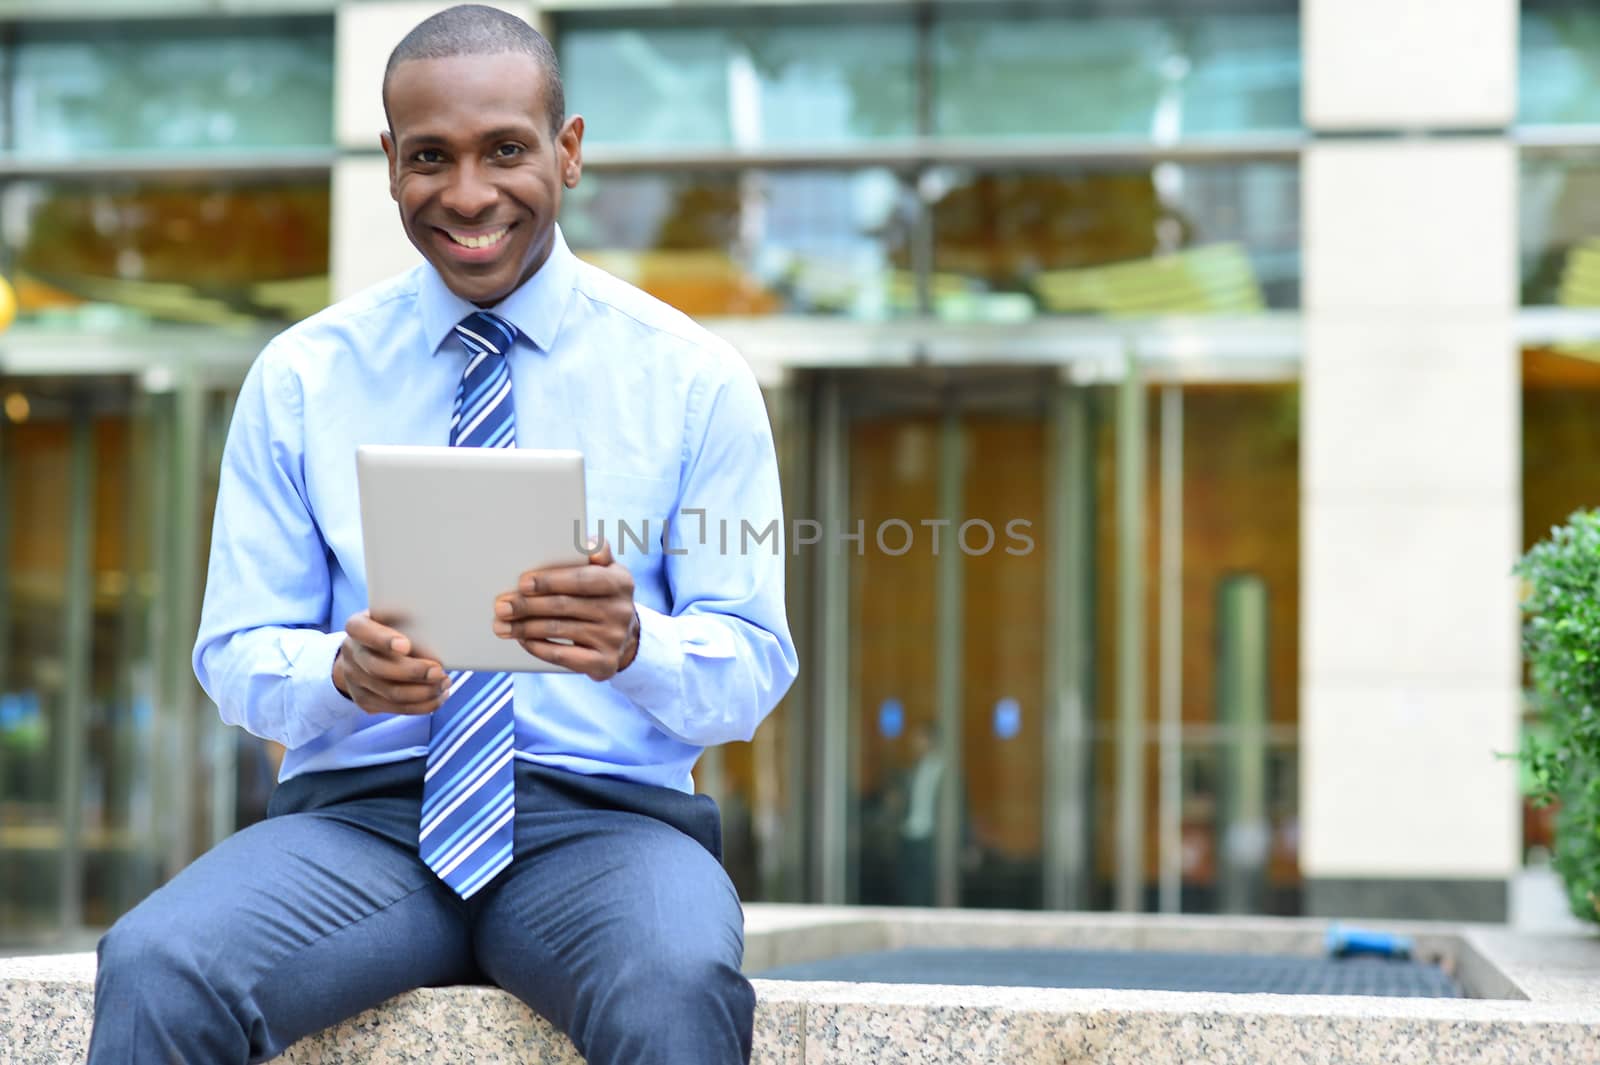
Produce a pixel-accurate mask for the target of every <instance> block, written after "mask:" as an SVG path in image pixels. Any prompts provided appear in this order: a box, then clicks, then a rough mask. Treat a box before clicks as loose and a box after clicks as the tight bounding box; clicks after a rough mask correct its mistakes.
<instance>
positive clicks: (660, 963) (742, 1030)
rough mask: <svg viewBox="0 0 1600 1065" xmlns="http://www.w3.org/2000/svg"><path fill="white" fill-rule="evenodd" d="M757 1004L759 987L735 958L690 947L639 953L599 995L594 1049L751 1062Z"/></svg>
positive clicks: (662, 1058)
mask: <svg viewBox="0 0 1600 1065" xmlns="http://www.w3.org/2000/svg"><path fill="white" fill-rule="evenodd" d="M755 1005H756V1003H755V991H754V989H753V988H752V987H751V986H750V981H749V980H747V979H745V977H744V974H743V973H742V972H740V970H739V966H738V964H737V962H736V961H735V960H733V959H729V958H723V957H717V956H714V955H712V954H709V953H705V952H701V951H692V950H691V951H685V952H683V953H680V954H673V953H671V952H667V951H662V952H655V953H650V952H640V953H637V954H634V955H631V956H630V957H629V958H628V960H627V961H626V962H625V963H624V964H623V965H622V966H621V967H620V969H619V970H618V971H617V972H616V973H614V974H613V976H612V978H611V979H610V980H609V981H607V983H606V986H605V987H603V988H602V989H601V992H600V994H599V995H597V996H596V1001H595V1002H594V1006H593V1009H592V1010H591V1011H590V1014H589V1017H588V1021H589V1024H588V1026H587V1027H588V1028H589V1032H590V1035H591V1040H589V1042H593V1041H595V1040H597V1041H598V1043H596V1044H595V1049H598V1048H599V1044H608V1045H611V1046H614V1047H618V1048H626V1052H625V1053H624V1054H622V1055H619V1056H618V1057H617V1058H616V1060H634V1061H651V1062H657V1061H659V1062H679V1061H684V1062H687V1061H702V1062H721V1061H747V1060H748V1059H749V1054H750V1039H751V1029H752V1027H753V1024H754V1019H755ZM630 1055H631V1058H630ZM601 1056H602V1057H603V1058H605V1059H606V1060H612V1059H611V1058H610V1057H609V1056H606V1055H601Z"/></svg>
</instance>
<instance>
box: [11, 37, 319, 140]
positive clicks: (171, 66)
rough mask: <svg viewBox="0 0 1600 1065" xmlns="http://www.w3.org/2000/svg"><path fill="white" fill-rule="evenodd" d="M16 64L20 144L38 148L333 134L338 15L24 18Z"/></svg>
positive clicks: (15, 103)
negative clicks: (222, 19)
mask: <svg viewBox="0 0 1600 1065" xmlns="http://www.w3.org/2000/svg"><path fill="white" fill-rule="evenodd" d="M14 64H15V79H14V81H13V83H12V90H11V111H12V115H13V127H12V128H13V130H14V137H15V140H14V143H13V144H12V147H13V148H14V150H15V151H16V152H17V153H18V154H20V155H24V156H27V157H29V158H50V159H60V158H69V157H72V156H82V155H86V154H91V153H97V152H122V151H128V152H140V153H159V152H161V151H167V150H173V151H182V152H194V151H204V150H212V149H216V150H261V149H288V148H306V147H320V146H327V145H330V144H332V142H333V27H332V24H331V21H330V20H328V19H318V20H298V19H252V20H233V21H230V22H228V23H226V24H223V25H220V26H219V25H217V24H207V23H189V22H159V21H152V22H135V23H129V22H126V21H118V22H100V23H92V22H85V23H72V24H70V25H58V26H37V25H33V24H28V23H24V24H23V26H22V27H21V29H19V30H18V43H17V48H16V52H15V60H14ZM175 71H181V72H182V76H181V77H175V76H174V72H175Z"/></svg>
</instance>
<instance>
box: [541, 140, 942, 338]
mask: <svg viewBox="0 0 1600 1065" xmlns="http://www.w3.org/2000/svg"><path fill="white" fill-rule="evenodd" d="M563 211H564V213H563V217H562V230H563V232H564V233H565V235H566V237H567V239H568V241H569V242H570V243H571V244H572V246H573V248H574V250H576V251H577V252H578V254H579V255H581V256H582V257H583V258H585V259H587V260H589V261H590V262H593V263H595V264H596V265H598V266H600V267H602V268H603V269H606V270H609V271H610V272H612V273H614V274H616V275H617V276H619V277H621V278H623V279H624V280H627V281H629V282H631V283H633V284H635V285H638V286H639V287H641V288H643V289H644V290H645V291H647V292H649V293H650V294H652V295H654V296H656V297H658V298H659V299H662V300H665V301H666V302H667V303H670V304H672V305H673V306H674V307H677V308H678V309H679V310H681V311H683V312H684V313H686V314H691V315H710V316H715V315H768V314H780V313H794V314H819V315H840V316H848V317H852V318H863V319H877V318H884V317H889V316H892V315H895V314H904V313H909V312H911V311H913V310H915V306H916V297H915V285H914V283H913V281H912V279H911V276H910V252H909V247H910V234H911V226H912V224H913V223H912V219H913V217H914V216H913V214H912V211H911V209H910V207H909V202H908V194H907V192H906V190H905V188H904V186H903V185H902V184H901V182H900V181H899V180H898V179H897V178H896V177H895V176H894V175H893V174H892V173H890V172H888V171H885V170H876V169H873V170H862V171H853V172H840V171H796V172H785V173H771V172H750V173H746V174H742V175H736V174H605V173H600V174H591V175H589V176H586V177H585V178H584V180H583V183H582V184H581V185H579V186H578V188H577V189H575V190H573V191H572V192H571V193H569V194H568V195H567V196H566V198H565V199H564V202H563Z"/></svg>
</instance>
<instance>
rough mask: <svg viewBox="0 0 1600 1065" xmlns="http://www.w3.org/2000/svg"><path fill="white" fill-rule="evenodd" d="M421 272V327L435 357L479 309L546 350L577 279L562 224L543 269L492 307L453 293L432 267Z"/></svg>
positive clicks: (574, 263)
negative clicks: (477, 304) (472, 302)
mask: <svg viewBox="0 0 1600 1065" xmlns="http://www.w3.org/2000/svg"><path fill="white" fill-rule="evenodd" d="M421 270H422V280H421V284H420V286H419V290H418V302H419V304H420V310H421V313H422V327H423V330H424V333H425V337H426V339H427V341H428V343H429V344H430V345H432V346H431V347H430V348H429V351H430V352H432V353H433V354H435V355H436V354H438V353H439V350H440V348H441V347H443V345H444V342H445V341H446V340H448V339H449V338H450V332H451V330H452V329H454V328H455V326H456V323H457V322H460V321H461V319H463V318H465V317H466V316H467V315H469V314H471V313H472V312H473V311H477V310H487V311H490V312H492V313H494V314H497V315H499V316H500V317H502V318H504V319H505V320H506V321H508V322H510V323H511V324H512V325H514V326H516V327H517V328H518V329H519V330H521V332H522V335H523V336H525V337H527V338H528V340H529V341H530V342H532V344H533V346H534V347H536V348H538V349H539V350H540V351H543V352H548V351H549V350H550V348H551V346H552V345H553V344H555V340H556V334H557V333H558V332H559V331H560V329H561V318H562V315H564V314H565V313H566V309H567V298H568V297H569V296H571V295H572V286H573V284H574V283H575V282H576V280H577V263H576V260H575V257H574V256H573V254H572V251H571V249H570V248H568V247H567V241H566V238H565V237H564V236H562V233H561V227H560V226H559V225H557V226H556V227H555V232H554V234H553V235H552V238H551V242H550V257H549V258H548V259H546V260H545V261H544V265H543V266H541V267H539V269H538V270H536V271H534V275H533V276H532V277H530V278H528V280H526V281H524V282H523V283H522V284H521V285H520V286H518V287H517V288H515V289H513V290H512V292H511V294H510V295H509V296H507V297H506V298H505V299H503V300H501V301H500V302H499V303H497V304H495V305H494V306H493V307H483V308H480V307H476V306H474V305H473V304H471V303H469V302H467V301H466V300H464V299H462V298H461V297H460V296H457V295H456V294H455V293H454V292H451V291H450V289H449V288H448V287H446V286H445V283H444V279H443V278H441V277H440V276H439V271H437V270H435V269H434V268H433V264H432V263H428V262H424V263H423V264H422V267H421Z"/></svg>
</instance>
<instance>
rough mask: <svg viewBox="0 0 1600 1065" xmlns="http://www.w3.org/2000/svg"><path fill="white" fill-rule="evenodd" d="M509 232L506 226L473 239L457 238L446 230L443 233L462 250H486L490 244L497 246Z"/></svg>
mask: <svg viewBox="0 0 1600 1065" xmlns="http://www.w3.org/2000/svg"><path fill="white" fill-rule="evenodd" d="M509 230H510V227H509V226H508V227H504V228H501V229H497V230H495V231H494V232H492V233H480V234H478V235H477V236H474V237H459V236H457V235H456V234H454V233H451V232H450V231H449V230H448V229H447V230H445V233H446V235H448V236H449V238H450V239H451V240H453V241H455V242H456V243H457V244H459V245H461V246H462V247H463V248H487V247H489V246H490V245H491V244H499V243H500V240H501V238H503V237H504V236H505V235H506V233H507V232H509Z"/></svg>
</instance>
